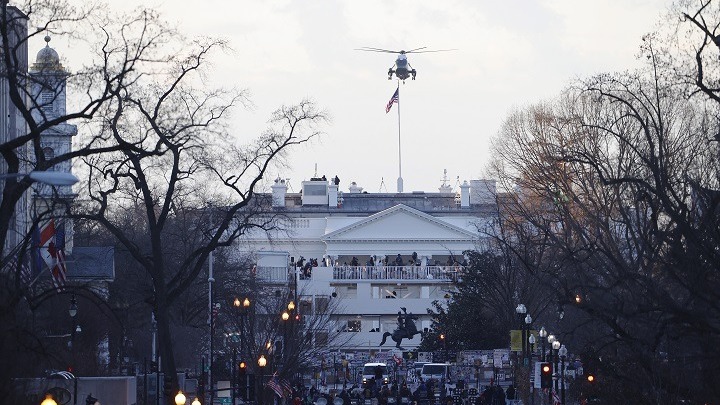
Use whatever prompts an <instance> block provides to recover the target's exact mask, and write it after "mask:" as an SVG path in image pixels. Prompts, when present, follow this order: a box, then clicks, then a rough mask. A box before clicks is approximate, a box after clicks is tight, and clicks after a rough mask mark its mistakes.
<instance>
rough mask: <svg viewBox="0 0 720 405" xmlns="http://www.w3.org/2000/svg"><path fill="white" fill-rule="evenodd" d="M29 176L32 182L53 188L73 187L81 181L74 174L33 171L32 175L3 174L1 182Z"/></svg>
mask: <svg viewBox="0 0 720 405" xmlns="http://www.w3.org/2000/svg"><path fill="white" fill-rule="evenodd" d="M25 176H28V177H29V178H30V179H31V180H33V181H36V182H38V183H44V184H49V185H51V186H72V185H73V184H75V183H77V182H78V181H80V180H79V179H78V178H77V177H75V175H74V174H72V173H67V172H55V171H49V172H45V171H41V170H33V171H31V172H30V173H3V174H0V180H5V179H15V178H18V177H25Z"/></svg>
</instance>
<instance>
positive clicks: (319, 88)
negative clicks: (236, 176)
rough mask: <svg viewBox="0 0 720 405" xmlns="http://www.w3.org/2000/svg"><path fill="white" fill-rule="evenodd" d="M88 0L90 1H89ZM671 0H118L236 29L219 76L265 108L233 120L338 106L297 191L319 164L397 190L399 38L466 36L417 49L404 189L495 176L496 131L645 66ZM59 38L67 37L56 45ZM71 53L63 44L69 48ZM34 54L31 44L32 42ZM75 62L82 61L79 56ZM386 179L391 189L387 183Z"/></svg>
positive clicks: (195, 25) (245, 128) (218, 31)
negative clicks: (391, 103) (512, 116)
mask: <svg viewBox="0 0 720 405" xmlns="http://www.w3.org/2000/svg"><path fill="white" fill-rule="evenodd" d="M78 1H79V0H78ZM670 2H671V1H670V0H593V1H589V0H588V1H579V0H522V1H521V0H504V1H497V0H496V1H478V0H441V1H437V0H435V1H422V0H410V1H389V0H382V1H380V0H347V1H337V0H336V1H329V0H327V1H322V0H315V1H300V0H294V1H293V0H278V1H268V0H263V1H259V0H255V1H249V0H233V1H229V0H206V1H188V0H173V1H157V0H155V1H139V0H125V1H123V2H122V3H121V2H119V1H116V0H112V1H111V4H112V6H113V7H120V5H121V4H122V5H123V7H128V6H132V5H137V4H143V3H144V4H146V5H149V6H154V7H155V8H157V9H159V10H160V11H161V12H162V14H163V16H164V17H165V18H166V19H167V20H168V21H170V22H171V23H174V24H176V25H177V27H178V28H179V29H180V30H181V31H183V32H185V33H186V34H188V35H190V36H195V35H204V36H214V37H220V38H225V39H227V40H229V41H230V44H231V46H232V48H233V52H232V53H230V54H226V55H223V54H218V55H217V58H216V59H215V60H214V62H213V63H214V71H215V72H216V74H215V76H214V77H215V80H216V81H217V83H224V84H227V85H228V86H237V87H241V88H246V89H248V90H249V91H250V93H251V97H252V102H253V103H254V105H255V107H254V108H253V109H251V110H237V111H236V112H235V113H234V119H233V131H234V132H235V133H236V134H237V135H238V136H242V137H249V136H251V135H254V134H258V133H260V132H261V131H262V129H263V128H264V127H265V126H266V121H267V119H268V118H269V117H270V113H271V112H272V111H273V110H275V109H276V108H277V107H279V106H280V105H283V104H292V103H296V102H297V101H299V100H301V99H303V98H311V99H313V100H314V101H316V102H317V103H318V105H320V106H321V107H322V108H324V109H325V110H327V111H328V112H329V114H330V116H331V117H332V122H331V123H330V124H328V125H327V126H326V127H325V132H326V133H325V135H323V137H322V138H321V139H319V140H318V141H316V142H314V143H313V144H312V145H308V146H304V147H300V148H298V149H296V150H295V151H294V152H293V154H292V156H291V159H290V165H291V168H290V170H288V171H283V172H282V173H277V172H275V173H272V176H271V177H273V178H274V177H276V176H277V175H280V176H281V177H284V178H290V179H291V180H290V182H291V186H292V188H293V189H294V191H299V189H300V187H299V186H300V181H302V180H304V179H309V178H310V177H311V176H312V175H313V174H314V166H315V164H317V167H318V175H323V174H325V175H327V176H328V178H330V177H332V176H335V175H338V176H339V177H340V179H341V184H340V186H341V190H343V191H347V186H348V184H349V182H350V181H356V182H357V183H358V185H360V186H361V187H364V188H365V190H367V191H369V192H377V191H379V190H380V184H381V179H382V178H384V181H385V185H386V189H387V191H390V192H394V191H396V179H397V177H398V116H397V111H396V110H395V108H396V106H395V107H393V110H392V111H391V112H390V113H389V114H386V113H385V105H386V103H387V102H388V100H389V99H390V96H391V95H392V93H393V92H394V91H395V87H396V86H397V82H396V81H389V80H387V70H388V68H389V67H390V66H392V65H393V62H394V60H395V57H394V55H392V54H382V53H369V52H358V51H355V50H354V48H358V47H363V46H368V47H377V48H386V49H398V50H399V49H412V48H418V47H422V46H427V47H429V48H430V49H433V48H434V49H444V48H456V49H457V51H454V52H445V53H430V54H418V55H412V54H411V55H409V61H410V64H411V65H412V66H413V67H414V68H415V69H416V70H417V72H418V73H417V80H415V81H410V80H408V81H406V82H405V83H404V84H403V83H401V84H400V100H401V101H400V103H401V120H402V121H401V128H402V173H403V178H404V181H405V187H404V191H405V192H410V191H414V190H423V191H437V187H438V186H439V185H440V179H441V178H442V174H443V170H444V169H447V171H448V177H449V178H450V182H451V185H455V183H456V179H457V178H458V177H459V178H460V180H470V179H472V178H480V177H482V175H483V171H484V166H485V164H486V162H487V160H488V157H489V147H490V139H491V138H492V137H493V136H495V135H496V134H497V133H498V130H499V129H500V126H501V124H502V122H503V120H504V119H505V117H507V115H508V113H509V112H510V111H512V109H513V108H517V107H521V106H524V105H527V104H531V103H535V102H538V101H542V100H545V99H548V98H552V97H554V96H556V95H557V94H558V93H559V92H560V91H561V90H562V89H563V87H565V86H566V85H567V84H568V83H569V82H570V81H571V80H572V79H574V78H578V77H587V76H589V75H592V74H594V73H599V72H609V71H621V70H626V69H631V68H633V67H634V66H636V64H637V61H636V59H635V55H636V54H637V51H638V46H639V44H640V41H641V36H642V35H643V34H645V33H647V32H649V31H652V30H653V29H654V28H655V27H656V25H657V23H658V21H659V20H660V18H661V16H662V14H663V13H665V12H666V11H667V7H668V6H669V4H670ZM53 45H56V46H58V47H59V45H60V44H57V43H55V44H53ZM57 50H58V51H59V52H60V54H61V55H62V54H63V49H61V48H57ZM31 54H32V53H31ZM66 65H68V67H69V68H70V69H72V65H73V64H72V61H71V60H67V61H66ZM383 191H384V189H383Z"/></svg>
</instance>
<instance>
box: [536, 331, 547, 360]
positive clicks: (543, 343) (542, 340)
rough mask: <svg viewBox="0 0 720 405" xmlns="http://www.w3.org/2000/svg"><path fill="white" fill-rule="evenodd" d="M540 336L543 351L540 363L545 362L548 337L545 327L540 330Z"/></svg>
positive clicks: (541, 351)
mask: <svg viewBox="0 0 720 405" xmlns="http://www.w3.org/2000/svg"><path fill="white" fill-rule="evenodd" d="M538 335H539V336H540V344H541V345H542V349H540V359H541V360H540V361H545V338H546V337H547V331H546V330H545V327H544V326H543V327H541V328H540V331H539V332H538Z"/></svg>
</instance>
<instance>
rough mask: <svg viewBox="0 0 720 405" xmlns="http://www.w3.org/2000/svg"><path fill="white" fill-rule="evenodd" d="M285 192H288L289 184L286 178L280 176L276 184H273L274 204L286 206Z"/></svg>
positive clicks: (274, 205) (275, 205)
mask: <svg viewBox="0 0 720 405" xmlns="http://www.w3.org/2000/svg"><path fill="white" fill-rule="evenodd" d="M285 193H287V184H285V180H283V179H281V178H280V177H278V178H277V179H275V184H273V185H272V206H273V208H275V207H285Z"/></svg>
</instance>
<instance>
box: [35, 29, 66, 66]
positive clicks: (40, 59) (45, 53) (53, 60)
mask: <svg viewBox="0 0 720 405" xmlns="http://www.w3.org/2000/svg"><path fill="white" fill-rule="evenodd" d="M45 42H46V45H45V48H43V49H41V50H40V52H38V54H37V58H36V59H35V63H36V64H37V65H44V66H59V65H60V56H59V55H58V53H57V52H56V51H55V50H54V49H52V48H50V37H49V36H46V37H45Z"/></svg>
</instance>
